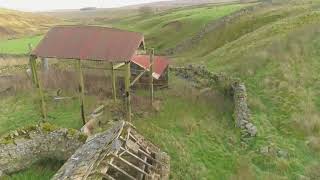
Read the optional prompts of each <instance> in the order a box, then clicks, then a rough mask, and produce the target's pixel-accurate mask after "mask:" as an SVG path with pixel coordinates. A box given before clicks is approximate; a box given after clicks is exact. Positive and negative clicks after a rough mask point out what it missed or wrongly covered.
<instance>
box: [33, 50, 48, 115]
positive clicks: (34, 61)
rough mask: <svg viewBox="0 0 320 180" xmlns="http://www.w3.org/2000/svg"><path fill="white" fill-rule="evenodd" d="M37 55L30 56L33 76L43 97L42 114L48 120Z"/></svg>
mask: <svg viewBox="0 0 320 180" xmlns="http://www.w3.org/2000/svg"><path fill="white" fill-rule="evenodd" d="M36 59H37V57H36V56H30V66H31V72H32V76H33V78H34V83H35V86H36V88H37V89H38V92H39V95H40V98H41V115H42V118H43V119H44V120H45V121H46V120H47V110H46V103H45V100H44V94H43V91H42V85H41V82H40V77H39V76H38V73H37V68H36Z"/></svg>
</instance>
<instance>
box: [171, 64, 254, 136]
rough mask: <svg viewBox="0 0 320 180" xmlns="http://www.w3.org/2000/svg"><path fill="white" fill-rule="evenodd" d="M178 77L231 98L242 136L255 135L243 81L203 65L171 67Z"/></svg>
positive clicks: (236, 122)
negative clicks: (212, 88) (218, 91)
mask: <svg viewBox="0 0 320 180" xmlns="http://www.w3.org/2000/svg"><path fill="white" fill-rule="evenodd" d="M171 72H174V73H175V74H176V75H177V76H178V77H181V78H183V79H185V80H187V81H189V82H192V83H194V85H195V86H197V87H199V86H200V87H201V86H202V87H203V86H205V87H215V88H218V89H219V90H220V91H223V92H224V93H226V94H229V95H230V96H231V97H232V98H233V102H234V119H235V124H236V126H237V127H239V128H240V129H241V134H242V138H247V137H254V136H256V135H257V128H256V126H254V125H253V124H252V122H251V114H250V109H249V107H248V104H247V90H246V86H245V84H244V83H243V82H241V81H240V80H239V79H237V78H232V77H228V76H226V75H224V74H214V73H212V72H210V71H208V70H207V69H205V68H204V67H200V66H192V65H189V66H188V67H179V68H171Z"/></svg>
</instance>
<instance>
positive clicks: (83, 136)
mask: <svg viewBox="0 0 320 180" xmlns="http://www.w3.org/2000/svg"><path fill="white" fill-rule="evenodd" d="M87 138H88V136H87V135H85V134H80V135H79V138H78V140H79V141H81V142H83V143H85V142H86V140H87Z"/></svg>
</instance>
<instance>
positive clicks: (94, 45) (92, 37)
mask: <svg viewBox="0 0 320 180" xmlns="http://www.w3.org/2000/svg"><path fill="white" fill-rule="evenodd" d="M143 41H144V37H143V35H142V34H140V33H136V32H130V31H124V30H119V29H114V28H107V27H98V26H57V27H54V28H52V29H51V30H50V31H49V32H48V33H47V34H46V36H45V37H44V38H43V40H42V41H41V42H40V43H39V45H38V46H37V47H36V48H35V49H34V50H33V51H32V53H31V54H32V55H36V56H39V57H48V58H61V59H83V60H104V61H115V62H118V61H130V59H131V58H132V56H133V55H134V54H135V52H136V50H137V49H138V48H139V46H140V45H141V43H143Z"/></svg>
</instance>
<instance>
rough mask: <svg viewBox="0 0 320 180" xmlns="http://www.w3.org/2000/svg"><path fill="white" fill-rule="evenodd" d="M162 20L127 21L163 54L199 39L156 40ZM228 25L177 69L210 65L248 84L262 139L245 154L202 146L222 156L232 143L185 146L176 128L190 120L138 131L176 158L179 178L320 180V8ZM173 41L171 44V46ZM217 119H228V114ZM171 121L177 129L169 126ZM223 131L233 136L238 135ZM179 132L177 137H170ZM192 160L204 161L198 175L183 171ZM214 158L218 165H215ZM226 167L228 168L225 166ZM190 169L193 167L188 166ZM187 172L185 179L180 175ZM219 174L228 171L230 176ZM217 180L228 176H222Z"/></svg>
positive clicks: (281, 7) (303, 6)
mask: <svg viewBox="0 0 320 180" xmlns="http://www.w3.org/2000/svg"><path fill="white" fill-rule="evenodd" d="M157 18H159V19H161V18H162V16H156V17H153V18H150V21H149V19H148V18H147V19H145V20H143V21H141V22H140V21H137V23H130V22H129V21H124V24H126V26H127V27H129V28H130V29H131V28H132V29H138V30H140V31H143V32H145V33H146V34H147V40H148V39H149V41H148V42H149V46H153V47H156V48H157V50H158V52H159V51H160V52H162V51H163V50H164V49H166V48H168V47H171V46H172V44H178V43H177V42H179V41H180V39H179V35H177V34H179V33H182V34H186V35H187V36H183V38H182V39H185V38H188V36H190V35H191V34H192V33H191V32H187V33H185V32H184V31H187V30H186V29H182V30H180V31H177V34H175V33H176V32H175V31H174V30H173V29H171V30H170V33H168V32H167V33H166V35H165V36H164V35H162V36H157V35H154V34H158V35H159V34H161V33H162V32H165V31H164V30H163V28H160V25H158V23H159V21H152V19H157ZM213 19H215V17H213ZM170 20H175V18H174V17H173V18H171V19H170V16H168V17H167V18H166V21H167V22H170ZM217 21H219V20H217ZM145 22H148V24H149V27H150V26H151V27H152V23H154V26H155V27H157V28H155V29H152V30H150V29H149V28H148V26H144V25H145V24H146V23H145ZM160 22H161V21H160ZM220 23H221V25H219V26H217V27H216V28H215V29H214V30H212V31H211V32H208V33H207V34H205V35H204V36H203V37H201V39H199V40H197V41H195V44H192V45H191V48H189V49H184V51H182V52H181V53H179V54H175V57H174V63H175V64H182V65H183V64H187V63H195V64H200V65H206V66H207V67H208V68H209V69H210V70H212V71H214V72H225V73H227V74H229V75H232V76H234V77H239V78H241V79H242V80H243V81H244V82H245V83H246V84H247V87H248V91H249V105H250V108H251V109H252V115H253V122H254V123H255V124H256V125H257V126H258V129H259V132H260V133H259V136H258V137H257V138H256V140H254V141H252V142H251V143H250V144H249V146H248V147H247V148H244V149H243V148H241V147H237V145H235V144H236V143H235V144H232V145H231V147H233V148H231V149H224V150H222V151H220V152H219V153H214V151H213V150H211V151H209V152H211V153H208V152H206V150H208V148H209V147H201V146H202V145H204V144H206V143H212V141H217V142H216V143H213V144H210V147H215V148H214V149H219V148H222V147H225V145H224V144H225V143H226V142H228V138H226V137H224V138H222V137H216V138H213V139H214V140H213V139H206V138H205V137H201V135H200V134H198V132H194V135H195V136H198V137H199V139H197V140H196V141H195V142H194V141H193V140H191V139H189V140H190V141H186V142H184V141H183V140H181V138H180V137H183V136H186V134H183V133H182V134H179V135H176V134H175V133H177V132H179V131H178V130H176V129H175V128H178V129H179V127H180V125H179V124H180V121H181V122H183V121H185V119H188V117H189V116H188V115H187V116H180V117H181V118H178V117H176V118H172V119H175V120H174V121H173V122H172V121H170V120H168V119H170V117H166V118H163V119H162V120H158V116H155V117H153V118H152V119H154V120H149V121H148V122H139V123H138V126H139V127H140V128H141V129H143V130H144V131H145V133H147V134H149V136H150V137H152V138H153V140H154V141H156V142H158V143H160V144H162V147H164V148H165V149H166V150H167V151H169V152H171V155H172V154H173V157H174V158H173V159H174V160H173V164H175V163H177V166H176V167H175V166H173V169H178V170H177V171H175V170H173V171H175V172H173V175H172V176H173V177H174V179H188V178H190V179H192V174H196V173H197V172H201V173H199V174H201V175H200V177H212V179H229V178H234V179H300V178H302V177H304V176H308V177H310V178H311V179H318V178H319V177H320V175H319V173H318V171H317V170H316V169H318V168H319V167H320V120H319V115H320V114H319V112H320V106H319V98H318V97H319V87H320V86H319V82H318V80H319V78H320V77H319V73H318V72H319V69H320V64H319V62H320V61H319V60H320V59H319V57H320V51H319V43H320V39H319V37H320V36H319V35H320V29H319V25H320V11H319V2H318V1H286V2H284V3H281V2H278V3H274V4H266V5H259V6H258V7H256V8H253V9H251V10H250V11H247V12H246V13H243V14H241V15H239V16H238V17H236V18H234V20H231V21H228V22H220ZM139 27H141V28H140V29H139ZM143 27H144V28H143ZM193 27H194V26H193ZM194 28H195V27H194ZM191 29H192V28H191ZM200 30H201V27H199V26H197V28H196V30H195V31H200ZM153 31H156V32H153ZM149 33H150V34H149ZM166 39H168V41H166ZM170 41H171V43H170V44H166V43H167V42H170ZM161 43H163V44H165V45H161ZM150 44H151V45H150ZM176 103H177V104H178V103H179V102H176ZM160 116H161V115H160ZM165 119H166V120H165ZM217 119H228V117H227V116H226V115H225V114H224V115H220V116H218V117H217ZM150 121H151V122H152V126H153V128H152V129H158V131H159V132H160V133H158V132H157V133H154V131H150V128H147V127H148V125H149V124H150V123H149V122H150ZM166 121H168V122H170V123H168V124H166V125H163V124H164V122H166ZM191 122H197V120H194V121H191ZM213 123H214V124H219V123H221V122H212V124H213ZM200 124H201V123H200ZM199 126H200V127H201V125H199ZM201 129H205V128H200V130H199V131H201ZM223 131H224V132H225V133H226V134H229V133H230V134H231V132H234V131H235V130H234V129H223ZM171 133H173V134H172V135H171V136H170V135H167V134H171ZM184 133H185V132H184ZM216 133H217V132H216ZM208 134H210V133H208ZM208 134H207V135H208ZM214 136H217V134H215V135H214ZM170 137H171V138H172V137H175V141H174V142H177V144H174V145H172V144H171V142H172V141H167V140H168V139H170ZM172 140H173V139H172ZM178 142H184V143H181V144H179V143H178ZM200 142H202V143H200ZM197 143H199V144H197ZM188 145H191V146H188ZM197 145H199V146H198V148H196V149H197V150H196V152H192V150H190V148H191V149H192V147H195V146H197ZM180 146H181V147H180ZM176 149H179V150H180V149H182V150H183V151H187V153H185V154H184V155H180V156H179V155H178V152H179V151H178V150H176ZM265 149H267V152H265ZM279 150H280V151H281V152H285V154H287V155H286V156H285V157H283V156H281V155H279V154H277V151H278V152H279ZM188 156H191V157H190V158H191V159H192V158H196V159H198V160H199V162H201V163H200V164H197V165H196V166H197V167H202V168H200V170H199V169H196V170H194V171H191V170H190V169H192V168H190V169H188V168H182V169H181V166H178V164H184V163H183V161H184V158H187V157H188ZM207 156H208V157H207ZM203 157H206V158H203ZM219 157H223V158H221V159H219ZM211 158H212V160H211V161H210V160H208V161H207V159H211ZM176 160H177V161H176ZM222 161H228V163H227V164H221V162H222ZM190 162H197V161H196V160H194V161H190ZM201 164H202V165H201ZM185 165H186V166H185V167H189V166H187V163H185ZM193 169H195V168H193ZM208 169H210V170H208ZM228 169H229V170H228ZM181 172H183V173H182V174H180V173H181ZM189 172H190V174H189ZM219 172H223V173H222V174H223V175H225V176H223V175H222V174H219ZM217 174H218V175H220V176H215V175H217ZM226 174H228V175H226ZM184 175H185V176H184ZM218 177H219V178H218Z"/></svg>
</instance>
